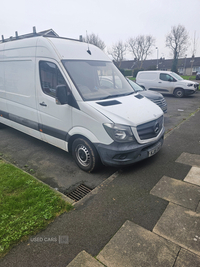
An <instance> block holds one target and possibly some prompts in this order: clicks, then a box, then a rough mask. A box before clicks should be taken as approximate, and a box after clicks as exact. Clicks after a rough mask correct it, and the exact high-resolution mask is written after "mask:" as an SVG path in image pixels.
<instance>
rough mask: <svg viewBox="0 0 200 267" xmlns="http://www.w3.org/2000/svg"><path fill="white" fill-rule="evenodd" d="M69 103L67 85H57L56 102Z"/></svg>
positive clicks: (58, 103) (59, 103)
mask: <svg viewBox="0 0 200 267" xmlns="http://www.w3.org/2000/svg"><path fill="white" fill-rule="evenodd" d="M67 103H68V95H67V87H66V85H64V84H61V85H58V86H56V104H57V105H64V104H67Z"/></svg>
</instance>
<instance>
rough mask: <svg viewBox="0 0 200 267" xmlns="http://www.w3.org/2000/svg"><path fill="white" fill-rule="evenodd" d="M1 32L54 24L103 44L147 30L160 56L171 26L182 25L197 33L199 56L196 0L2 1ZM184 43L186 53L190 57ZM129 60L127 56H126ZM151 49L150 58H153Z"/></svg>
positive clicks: (62, 33)
mask: <svg viewBox="0 0 200 267" xmlns="http://www.w3.org/2000/svg"><path fill="white" fill-rule="evenodd" d="M1 2H2V5H1V6H2V8H1V15H0V36H1V35H4V38H8V37H10V36H14V35H15V31H18V34H19V35H21V34H25V33H30V32H32V28H33V26H36V30H37V31H38V32H39V31H43V30H47V29H53V30H54V31H55V32H56V33H57V34H58V35H60V36H63V37H68V38H75V39H78V38H79V35H83V36H85V35H86V31H87V33H88V34H91V33H95V34H97V35H98V36H99V37H100V39H101V40H102V41H104V43H105V45H106V47H107V48H111V47H112V45H113V44H115V43H116V42H118V41H119V40H121V41H123V42H126V41H127V40H128V38H130V37H136V36H138V35H152V36H153V37H154V38H155V39H156V46H157V47H158V51H159V57H165V58H170V50H169V49H168V48H166V47H165V38H166V35H167V34H168V33H169V32H170V31H171V27H172V26H178V24H181V25H183V26H185V28H186V30H187V31H188V33H189V36H190V37H191V43H192V39H193V38H194V34H195V32H196V39H197V40H198V47H197V48H198V49H197V53H196V56H200V0H121V1H120V0H118V1H117V0H98V1H97V0H34V1H33V0H29V1H27V0H4V1H3V0H1ZM191 50H192V48H191V47H189V48H188V51H187V56H188V57H191V55H192V52H191ZM125 57H126V58H127V59H133V57H132V56H131V55H128V54H127V55H126V56H125ZM156 57H157V52H156V49H155V48H154V49H153V53H152V55H151V56H150V57H149V59H150V58H154V59H155V58H156Z"/></svg>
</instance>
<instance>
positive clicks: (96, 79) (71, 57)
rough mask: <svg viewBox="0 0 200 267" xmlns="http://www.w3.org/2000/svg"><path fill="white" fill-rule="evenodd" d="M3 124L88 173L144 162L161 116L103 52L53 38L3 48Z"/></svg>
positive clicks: (157, 139) (155, 146)
mask: <svg viewBox="0 0 200 267" xmlns="http://www.w3.org/2000/svg"><path fill="white" fill-rule="evenodd" d="M0 123H1V124H5V125H8V126H10V127H13V128H15V129H17V130H19V131H22V132H24V133H26V134H29V135H31V136H33V137H35V138H38V139H40V140H43V141H45V142H48V143H49V144H52V145H54V146H57V147H59V148H61V149H63V150H65V151H67V152H71V153H72V155H73V157H74V159H75V161H76V163H77V164H78V166H79V167H80V168H81V169H82V170H84V171H88V172H91V171H93V170H95V169H96V168H97V167H98V165H99V164H100V163H101V162H102V163H103V164H105V165H111V166H121V165H127V164H131V163H134V162H137V161H140V160H143V159H145V158H148V157H150V156H152V155H154V154H155V153H157V152H158V151H159V150H160V148H161V147H162V144H163V136H164V119H163V112H162V110H161V109H160V108H159V107H158V106H157V105H156V104H154V103H153V102H151V101H150V100H148V99H146V98H145V97H143V96H141V95H140V94H138V93H135V92H134V91H133V90H132V88H131V86H130V85H129V83H128V82H127V81H126V79H125V78H124V76H123V75H122V74H121V73H120V72H119V71H118V69H117V68H116V67H115V65H114V64H113V63H112V61H111V59H110V58H109V57H108V56H107V55H106V54H105V53H104V52H103V51H102V50H100V49H99V48H97V47H96V46H93V45H89V47H88V44H86V43H84V42H80V41H78V40H69V39H65V38H57V37H56V38H54V37H44V36H36V37H31V38H24V39H19V40H14V41H2V42H1V43H0Z"/></svg>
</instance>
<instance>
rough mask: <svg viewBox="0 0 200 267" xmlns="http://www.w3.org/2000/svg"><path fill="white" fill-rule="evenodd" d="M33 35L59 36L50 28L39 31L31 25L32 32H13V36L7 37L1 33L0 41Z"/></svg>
mask: <svg viewBox="0 0 200 267" xmlns="http://www.w3.org/2000/svg"><path fill="white" fill-rule="evenodd" d="M34 36H46V37H59V35H58V34H57V33H56V32H55V31H54V30H52V29H49V30H45V31H41V32H36V28H35V27H33V32H32V33H27V34H23V35H18V32H15V36H14V37H13V36H11V37H9V38H7V39H4V36H3V35H2V36H1V38H2V40H1V41H0V42H2V43H3V42H9V41H14V40H19V39H24V38H30V37H34Z"/></svg>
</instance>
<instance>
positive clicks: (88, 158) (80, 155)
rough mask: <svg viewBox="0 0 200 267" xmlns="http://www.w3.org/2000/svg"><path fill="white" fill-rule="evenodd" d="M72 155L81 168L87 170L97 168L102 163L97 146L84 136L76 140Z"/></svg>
mask: <svg viewBox="0 0 200 267" xmlns="http://www.w3.org/2000/svg"><path fill="white" fill-rule="evenodd" d="M72 155H73V157H74V160H75V161H76V163H77V165H78V166H79V168H80V169H82V170H84V171H87V172H92V171H94V170H96V169H97V168H98V166H99V164H100V158H99V155H98V153H97V151H96V149H95V147H94V146H93V145H92V144H91V143H90V142H89V141H87V140H86V139H84V138H77V139H75V140H74V142H73V144H72Z"/></svg>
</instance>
